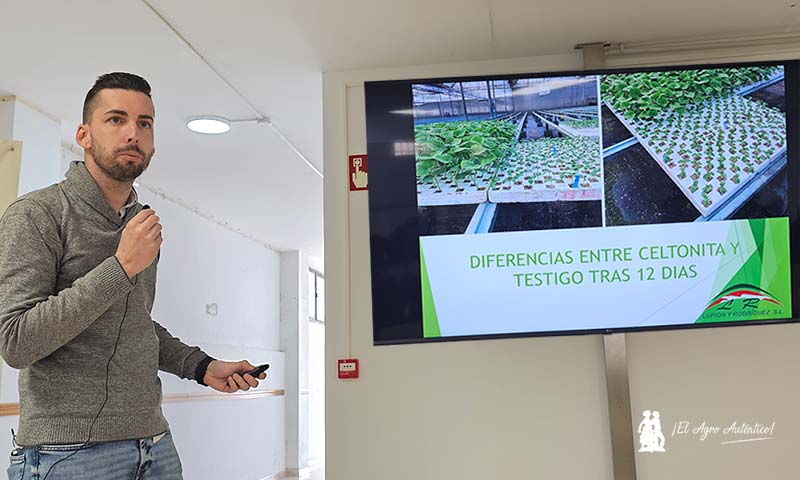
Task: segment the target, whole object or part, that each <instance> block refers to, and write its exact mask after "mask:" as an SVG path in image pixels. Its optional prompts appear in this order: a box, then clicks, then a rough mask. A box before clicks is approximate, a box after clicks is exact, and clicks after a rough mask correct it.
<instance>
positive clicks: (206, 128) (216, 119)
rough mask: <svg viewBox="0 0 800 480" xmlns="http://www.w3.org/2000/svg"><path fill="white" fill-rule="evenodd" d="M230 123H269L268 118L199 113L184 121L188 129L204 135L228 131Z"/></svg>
mask: <svg viewBox="0 0 800 480" xmlns="http://www.w3.org/2000/svg"><path fill="white" fill-rule="evenodd" d="M232 123H266V124H267V125H269V124H271V123H272V122H270V119H269V118H252V119H244V120H228V119H227V118H225V117H220V116H216V115H201V116H199V117H192V118H190V119H189V121H187V122H186V126H187V127H188V128H189V130H191V131H193V132H196V133H204V134H206V135H219V134H221V133H228V132H229V131H230V129H231V124H232Z"/></svg>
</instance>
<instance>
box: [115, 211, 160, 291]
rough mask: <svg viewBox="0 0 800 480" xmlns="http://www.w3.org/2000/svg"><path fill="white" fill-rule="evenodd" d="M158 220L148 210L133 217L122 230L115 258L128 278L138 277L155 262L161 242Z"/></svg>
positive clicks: (153, 213)
mask: <svg viewBox="0 0 800 480" xmlns="http://www.w3.org/2000/svg"><path fill="white" fill-rule="evenodd" d="M160 220H161V219H160V218H158V216H157V215H156V212H154V211H153V210H151V209H149V208H148V209H145V210H142V211H141V212H139V213H138V214H137V215H136V216H135V217H133V218H132V219H131V220H130V221H129V222H128V224H127V225H125V229H124V230H122V238H121V239H120V241H119V246H118V247H117V253H116V254H115V256H116V257H117V260H119V263H120V265H122V268H123V269H124V270H125V273H127V274H128V278H133V277H134V276H135V275H138V274H139V273H140V272H142V271H143V270H144V269H145V268H147V267H149V266H150V264H151V263H153V260H155V258H156V255H157V254H158V249H159V248H161V242H163V239H162V238H161V224H160V223H159V221H160Z"/></svg>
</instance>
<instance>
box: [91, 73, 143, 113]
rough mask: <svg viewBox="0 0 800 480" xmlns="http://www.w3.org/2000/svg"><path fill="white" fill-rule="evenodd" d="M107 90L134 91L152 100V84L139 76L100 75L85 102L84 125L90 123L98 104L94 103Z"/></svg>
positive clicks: (129, 74)
mask: <svg viewBox="0 0 800 480" xmlns="http://www.w3.org/2000/svg"><path fill="white" fill-rule="evenodd" d="M107 88H119V89H122V90H133V91H134V92H142V93H144V94H145V95H147V96H148V97H149V98H152V97H150V84H149V83H147V80H145V79H144V78H142V77H140V76H139V75H134V74H132V73H125V72H112V73H106V74H105V75H100V76H99V77H97V81H96V82H95V83H94V86H93V87H92V88H91V89H90V90H89V93H87V94H86V100H84V101H83V123H89V118H91V116H92V111H93V110H94V107H95V104H96V103H97V102H95V101H94V100H95V97H96V96H97V94H98V93H100V91H101V90H105V89H107Z"/></svg>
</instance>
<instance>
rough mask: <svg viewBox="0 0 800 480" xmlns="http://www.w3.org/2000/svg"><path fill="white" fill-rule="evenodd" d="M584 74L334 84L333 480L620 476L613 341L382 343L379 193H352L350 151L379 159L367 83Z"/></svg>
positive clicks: (527, 67)
mask: <svg viewBox="0 0 800 480" xmlns="http://www.w3.org/2000/svg"><path fill="white" fill-rule="evenodd" d="M580 65H581V63H580V56H579V55H563V56H552V57H542V58H533V59H522V60H516V61H506V60H503V61H493V62H481V63H471V64H460V65H437V66H431V67H418V68H395V69H384V70H379V71H358V72H335V73H327V74H325V77H324V87H323V88H324V91H323V98H324V108H323V110H324V114H325V117H324V146H325V165H326V167H325V172H326V175H325V242H326V243H325V272H326V287H327V291H326V302H327V309H326V320H327V325H326V326H327V328H326V344H325V351H326V360H327V366H328V370H327V372H326V379H327V384H326V400H327V405H326V421H327V424H326V449H327V450H326V454H325V458H326V478H327V479H328V480H372V479H374V478H381V479H382V480H395V479H397V480H399V479H408V478H415V479H420V480H425V479H431V480H433V479H436V480H438V479H442V478H458V479H465V480H468V479H486V478H592V479H594V480H602V479H611V478H612V465H611V446H610V436H609V435H610V434H609V428H608V408H607V399H606V392H605V378H604V369H603V351H602V341H601V339H600V337H597V336H583V337H563V338H558V337H556V338H541V339H515V340H498V341H482V342H451V343H435V344H424V345H405V346H382V347H375V346H373V344H372V324H371V322H372V319H371V304H370V265H369V237H368V217H367V215H368V212H367V195H366V194H365V193H363V192H362V193H353V194H349V193H348V191H347V188H348V179H347V174H348V169H347V155H348V154H357V153H366V139H365V118H364V98H363V94H364V89H363V81H365V80H384V79H392V78H424V77H437V76H445V75H469V74H479V73H484V72H486V71H491V72H497V73H514V72H520V73H521V72H529V71H537V70H561V69H575V68H579V67H580ZM348 195H349V198H348ZM348 242H350V249H349V251H350V252H352V253H351V254H350V256H349V258H348ZM348 303H349V304H350V309H348ZM350 324H351V325H352V333H351V334H350V333H349V332H348V329H349V325H350ZM350 342H352V355H353V357H354V358H358V359H360V361H361V370H362V372H361V378H360V379H358V380H355V381H346V382H345V381H340V380H338V379H337V378H336V369H335V365H336V359H338V358H346V357H347V356H349V350H350V348H349V344H350ZM577 458H579V460H577V461H576V459H577Z"/></svg>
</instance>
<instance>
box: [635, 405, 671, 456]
mask: <svg viewBox="0 0 800 480" xmlns="http://www.w3.org/2000/svg"><path fill="white" fill-rule="evenodd" d="M642 416H643V417H644V419H643V420H642V421H641V423H639V451H640V452H649V453H655V452H666V449H665V448H664V444H665V443H666V438H664V434H663V433H662V432H661V414H660V413H659V412H658V411H653V412H651V411H650V410H645V411H644V412H642Z"/></svg>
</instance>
